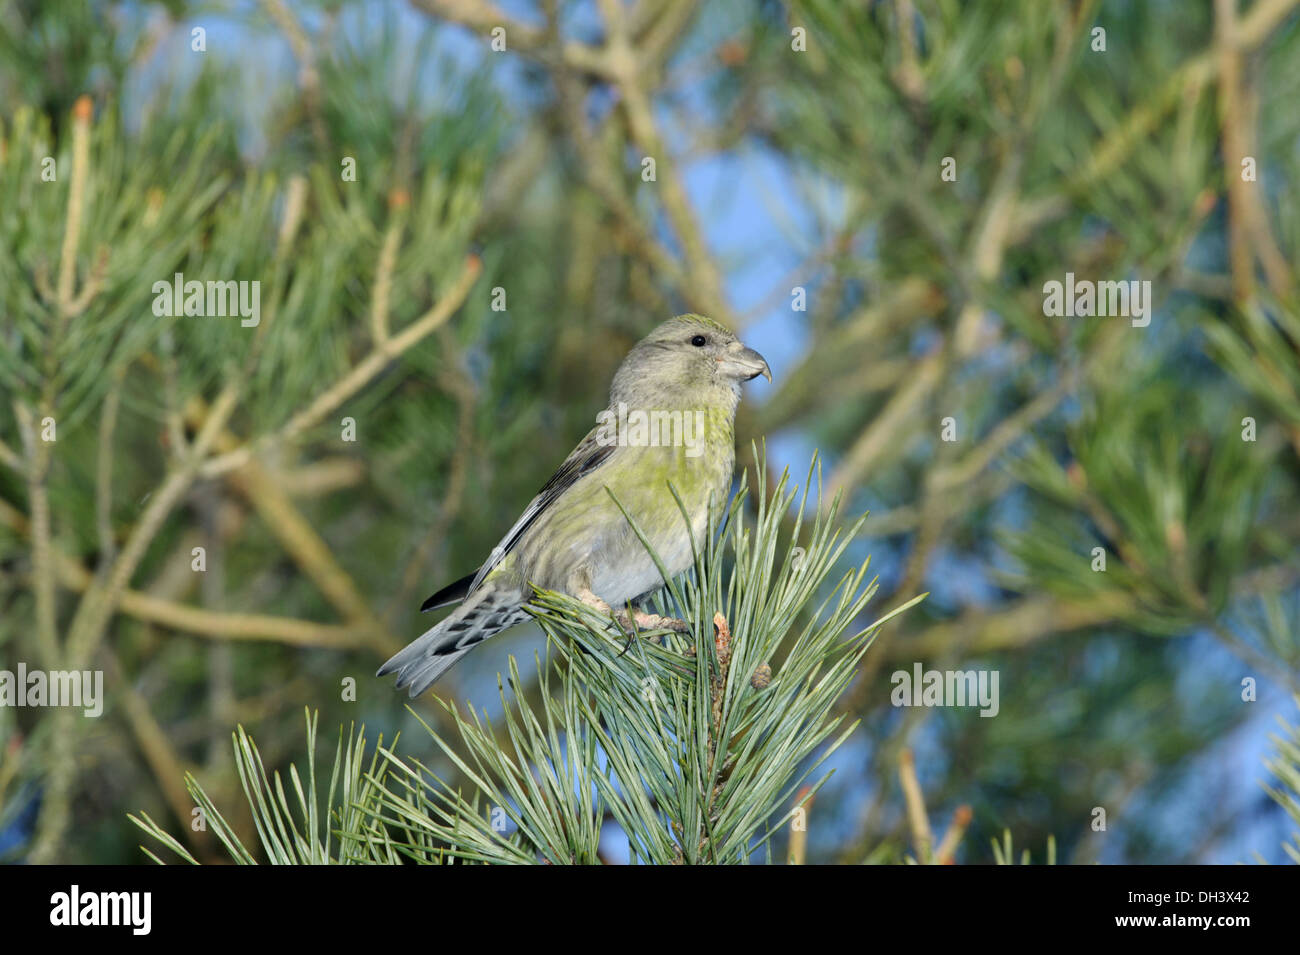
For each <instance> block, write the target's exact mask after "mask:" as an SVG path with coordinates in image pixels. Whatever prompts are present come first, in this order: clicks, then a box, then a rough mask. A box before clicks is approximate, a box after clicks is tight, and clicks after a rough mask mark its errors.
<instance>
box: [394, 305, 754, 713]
mask: <svg viewBox="0 0 1300 955" xmlns="http://www.w3.org/2000/svg"><path fill="white" fill-rule="evenodd" d="M758 375H763V376H765V377H766V378H767V379H768V381H771V380H772V374H771V372H770V371H769V369H768V367H767V362H766V361H765V360H764V358H763V356H762V355H760V354H759V353H758V352H756V351H754V350H753V349H752V348H747V347H746V346H745V345H744V343H743V342H741V341H739V340H738V339H737V338H736V336H735V335H734V334H733V333H732V332H731V331H730V330H729V329H727V328H726V327H724V326H722V325H719V324H718V323H717V322H715V321H713V320H711V319H708V318H705V317H703V316H701V315H679V316H677V317H676V318H672V319H669V320H668V321H666V322H664V323H663V324H662V325H660V326H659V327H658V328H656V329H655V330H654V331H652V332H651V333H650V334H649V335H647V336H646V337H645V338H643V339H642V340H641V341H640V342H638V343H637V344H636V345H635V346H634V347H633V349H632V350H631V351H630V352H629V353H628V355H627V357H626V358H625V359H623V363H622V365H620V366H619V369H618V371H617V373H616V374H615V375H614V383H613V385H612V386H611V388H610V394H609V407H608V408H607V409H606V410H605V411H602V412H601V413H600V414H599V415H598V416H597V426H596V427H595V428H593V429H592V430H591V431H590V432H589V433H588V434H587V436H586V437H585V438H583V439H582V441H581V442H580V443H579V444H578V446H577V447H576V448H574V450H573V453H572V454H570V455H569V457H568V458H567V459H566V460H565V462H564V463H563V464H562V465H560V469H559V470H558V471H556V472H555V475H554V477H552V478H551V479H550V480H549V481H548V482H547V483H546V486H545V487H543V488H542V490H541V492H540V493H538V495H537V496H536V497H535V498H533V500H532V501H531V502H530V503H529V505H528V507H527V508H525V510H524V513H523V514H522V515H521V516H520V518H519V520H517V521H516V522H515V525H514V526H513V527H511V528H510V530H509V532H507V534H506V536H505V537H504V538H503V539H502V541H501V543H500V544H498V545H497V546H496V547H495V548H493V550H492V554H491V556H489V557H488V559H487V561H486V562H484V564H483V565H482V566H481V567H479V568H478V570H476V571H474V572H473V573H472V574H469V575H467V576H466V577H464V578H462V579H461V580H458V581H456V582H455V583H454V584H451V585H449V586H447V587H445V588H443V589H442V590H440V591H438V592H437V593H436V594H434V595H433V596H432V597H430V598H429V599H428V600H426V601H425V602H424V605H423V606H422V607H421V608H420V609H421V610H422V611H427V610H433V609H435V608H437V607H444V606H447V605H449V604H453V603H459V604H460V606H459V607H457V608H456V609H455V611H453V612H452V613H451V614H450V615H449V616H447V617H446V618H445V619H443V620H442V621H440V622H439V623H437V624H435V625H434V626H433V627H431V628H429V630H427V631H425V633H424V634H423V635H421V636H420V637H419V638H418V639H416V640H415V641H413V642H412V643H411V644H409V645H408V646H407V647H405V648H404V649H403V650H401V651H400V652H399V653H397V654H396V655H395V656H394V657H393V658H392V659H391V660H389V661H388V662H387V663H385V664H384V665H383V666H382V667H380V668H379V673H378V674H377V675H378V676H383V675H384V674H387V673H396V674H397V687H398V688H399V689H400V688H402V687H408V686H409V687H410V693H411V696H412V697H415V696H418V695H419V694H421V693H423V692H424V691H425V690H426V689H428V688H429V686H431V685H432V684H433V682H434V681H435V680H437V679H438V677H440V676H441V675H442V674H443V673H444V672H446V671H447V670H448V669H449V668H450V667H451V666H452V665H453V664H454V663H455V662H456V661H457V660H459V659H460V658H461V657H463V656H464V655H465V654H466V653H469V651H470V650H472V649H474V647H476V646H478V645H479V644H480V643H482V642H483V641H484V640H486V639H487V638H488V637H491V636H493V635H495V634H497V633H500V632H501V631H502V630H505V629H506V628H507V627H512V626H514V625H515V624H517V623H519V622H521V621H523V620H525V619H527V618H528V616H529V614H528V612H527V611H526V610H525V609H524V608H525V605H526V604H527V603H528V601H529V600H530V599H531V597H532V594H533V588H535V587H536V588H540V589H545V590H558V591H563V592H565V593H568V594H570V595H572V596H574V597H576V598H578V599H579V600H581V601H583V602H584V603H586V604H588V605H589V606H591V607H595V608H596V609H598V610H599V611H600V612H602V613H609V614H611V615H612V616H613V617H614V618H615V619H616V620H618V621H619V623H620V624H621V625H623V626H625V627H626V626H630V625H632V624H635V625H636V627H637V628H639V629H658V628H663V629H672V630H684V629H685V628H686V625H685V624H684V623H683V622H682V621H680V620H673V619H671V618H667V617H661V616H659V615H657V614H651V613H645V612H642V611H635V612H634V613H632V614H631V615H630V616H629V615H628V613H627V610H626V608H627V606H628V604H629V602H634V601H636V600H637V599H639V598H641V597H645V596H647V595H649V594H650V593H652V592H654V591H656V590H658V589H659V588H661V587H663V586H664V583H665V581H664V580H663V578H662V577H661V576H660V573H659V570H658V568H656V567H655V564H654V561H653V559H652V558H651V556H650V554H649V552H647V550H646V548H645V546H644V545H643V544H642V542H641V540H640V539H639V538H638V537H637V535H636V532H635V531H634V530H633V529H632V525H631V524H630V523H629V522H628V520H627V518H626V517H625V516H624V514H623V513H622V511H620V510H619V507H618V504H616V503H615V502H614V500H613V498H611V496H610V493H611V492H612V493H613V495H614V497H616V498H617V499H618V503H619V504H622V506H623V508H625V509H626V511H627V513H628V514H630V515H631V516H632V518H633V520H635V521H636V523H637V526H638V527H640V529H641V531H642V532H643V533H644V534H645V535H646V537H647V539H648V540H649V541H650V544H651V546H652V547H653V548H654V552H655V553H656V554H657V555H658V556H659V559H660V560H661V561H662V562H663V565H664V569H665V570H666V571H667V572H668V574H669V575H670V576H675V575H677V574H679V573H681V572H683V571H685V570H686V569H687V568H688V567H690V565H691V562H692V554H691V536H690V535H691V534H694V536H695V539H696V540H697V541H699V540H701V539H702V535H703V534H704V533H705V532H706V530H707V527H708V522H709V517H710V511H709V508H710V506H712V507H713V508H715V510H716V509H720V508H721V507H723V506H724V505H725V503H726V500H727V497H728V496H729V493H730V490H731V479H732V470H733V468H734V467H735V461H736V441H735V431H734V422H735V417H736V406H737V405H738V404H739V402H740V383H741V382H742V381H748V380H749V379H751V378H755V377H757V376H758ZM670 483H671V484H672V486H673V487H674V488H676V490H677V493H678V494H679V495H680V496H681V499H682V503H683V504H684V505H685V509H686V512H687V513H688V514H689V515H690V518H691V524H692V528H691V530H690V531H689V532H688V530H687V526H686V522H685V520H684V519H683V517H682V512H681V510H680V509H679V508H678V505H677V502H676V501H675V500H674V499H673V496H672V493H671V491H670V490H669V488H668V485H669V484H670ZM606 489H608V490H606Z"/></svg>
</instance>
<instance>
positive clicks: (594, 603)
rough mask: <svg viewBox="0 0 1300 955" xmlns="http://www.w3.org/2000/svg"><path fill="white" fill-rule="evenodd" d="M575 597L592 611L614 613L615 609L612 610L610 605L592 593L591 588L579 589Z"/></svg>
mask: <svg viewBox="0 0 1300 955" xmlns="http://www.w3.org/2000/svg"><path fill="white" fill-rule="evenodd" d="M574 596H575V597H577V598H578V599H579V600H581V601H582V602H583V603H585V604H586V605H587V606H588V607H591V608H592V609H594V610H596V611H598V612H600V613H612V612H613V608H611V607H610V605H609V604H607V603H605V601H603V600H601V599H600V598H599V597H597V596H596V595H595V594H594V593H592V591H591V588H590V587H579V588H578V589H577V591H576V592H575V593H574Z"/></svg>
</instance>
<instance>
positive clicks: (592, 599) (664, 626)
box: [576, 587, 691, 633]
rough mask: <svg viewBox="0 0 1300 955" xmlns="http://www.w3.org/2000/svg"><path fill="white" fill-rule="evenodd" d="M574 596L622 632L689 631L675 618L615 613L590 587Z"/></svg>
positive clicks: (620, 611) (646, 614)
mask: <svg viewBox="0 0 1300 955" xmlns="http://www.w3.org/2000/svg"><path fill="white" fill-rule="evenodd" d="M576 596H577V598H578V599H579V600H581V601H582V602H583V603H584V604H586V605H587V606H588V607H591V608H593V609H595V610H597V611H599V612H600V613H607V614H609V615H610V616H612V617H613V618H614V620H615V622H617V623H618V625H619V626H620V627H622V628H623V629H624V630H631V631H633V632H635V631H637V630H672V631H674V632H676V633H686V632H688V631H689V630H690V629H691V625H690V624H688V623H687V622H686V621H685V620H678V619H677V618H676V617H664V616H660V615H659V614H657V613H647V612H646V611H644V610H635V609H634V610H632V612H631V613H630V614H629V613H628V611H627V610H618V611H615V610H614V609H613V608H612V607H611V606H610V605H609V604H607V603H606V602H605V601H603V600H601V599H600V598H599V597H597V596H596V595H595V593H593V592H592V590H591V588H590V587H579V588H578V589H577V592H576Z"/></svg>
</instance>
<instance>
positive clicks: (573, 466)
mask: <svg viewBox="0 0 1300 955" xmlns="http://www.w3.org/2000/svg"><path fill="white" fill-rule="evenodd" d="M596 431H597V429H596V428H592V429H591V431H589V432H587V436H586V437H585V438H583V439H582V440H581V441H580V442H579V443H578V446H577V447H576V448H574V449H573V452H572V453H571V454H570V455H569V456H568V457H567V458H565V459H564V463H563V464H561V465H560V468H559V470H558V471H556V472H555V474H554V475H553V476H552V477H551V479H550V480H549V481H547V482H546V486H545V487H543V488H542V489H541V491H539V492H538V494H537V496H536V497H535V498H533V499H532V501H530V502H529V504H528V507H526V508H525V509H524V513H523V514H522V515H520V517H519V520H517V521H515V526H514V527H512V528H510V530H509V531H508V532H507V533H506V536H505V537H503V538H502V539H501V543H499V544H497V546H496V547H494V548H492V555H491V556H490V557H488V559H487V560H486V561H484V563H483V566H482V567H480V568H479V569H478V573H477V574H476V575H475V576H474V579H473V581H471V582H470V585H469V588H468V591H469V592H472V591H473V590H474V588H475V587H477V586H478V585H479V584H480V583H481V582H482V581H483V578H484V577H486V576H487V575H488V572H489V571H490V570H492V568H493V567H495V566H496V565H497V564H499V563H500V562H501V559H502V558H503V557H505V556H506V554H508V553H510V551H511V550H513V549H514V546H515V545H516V544H518V543H519V539H520V538H521V537H523V536H524V532H525V531H527V530H528V528H530V527H532V526H533V522H534V521H536V520H537V518H539V517H541V515H542V514H543V513H544V512H545V511H546V509H547V508H548V507H550V506H551V505H552V504H554V503H555V501H556V500H557V499H558V498H559V497H560V495H562V494H563V493H564V492H565V491H567V490H568V489H569V488H571V487H573V485H574V484H576V483H577V482H578V480H579V479H580V478H582V477H585V476H586V475H588V474H590V473H591V472H592V471H594V470H596V468H598V467H600V466H601V465H602V464H604V463H605V462H606V461H608V460H609V457H610V455H611V454H613V453H614V451H615V450H616V449H617V446H616V445H613V444H600V443H599V442H597V440H596Z"/></svg>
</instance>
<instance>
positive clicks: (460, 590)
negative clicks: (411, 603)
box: [420, 570, 478, 613]
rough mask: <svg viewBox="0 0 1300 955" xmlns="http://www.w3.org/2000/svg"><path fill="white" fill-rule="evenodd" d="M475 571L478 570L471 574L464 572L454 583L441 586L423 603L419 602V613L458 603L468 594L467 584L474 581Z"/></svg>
mask: <svg viewBox="0 0 1300 955" xmlns="http://www.w3.org/2000/svg"><path fill="white" fill-rule="evenodd" d="M477 573H478V571H477V570H476V571H474V573H472V574H466V575H465V576H464V577H462V578H461V579H460V580H458V581H456V582H455V583H452V584H448V585H447V586H446V587H443V588H442V589H441V590H439V591H438V592H437V593H436V594H434V595H433V596H432V597H430V598H429V599H428V600H426V601H425V602H424V603H422V604H420V613H427V612H428V611H430V610H437V609H438V608H439V607H446V606H447V605H448V604H454V603H460V602H461V601H462V600H464V599H465V598H466V597H468V596H469V586H470V584H472V583H473V582H474V575H475V574H477Z"/></svg>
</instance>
